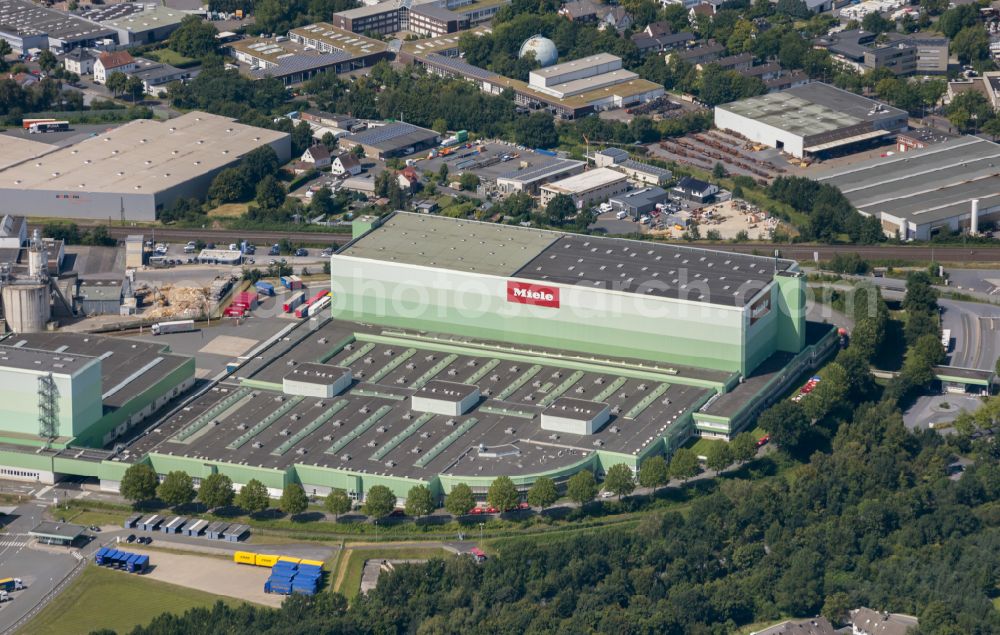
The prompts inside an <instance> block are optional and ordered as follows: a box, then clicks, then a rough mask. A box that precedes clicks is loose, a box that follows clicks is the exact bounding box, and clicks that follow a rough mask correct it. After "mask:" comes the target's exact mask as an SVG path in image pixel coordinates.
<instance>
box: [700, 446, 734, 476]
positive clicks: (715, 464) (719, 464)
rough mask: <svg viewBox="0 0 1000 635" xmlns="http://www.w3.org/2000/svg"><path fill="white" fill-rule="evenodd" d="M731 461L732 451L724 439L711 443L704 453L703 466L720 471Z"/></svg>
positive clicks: (730, 463)
mask: <svg viewBox="0 0 1000 635" xmlns="http://www.w3.org/2000/svg"><path fill="white" fill-rule="evenodd" d="M732 463H733V453H732V451H731V450H730V448H729V444H728V443H725V442H724V441H718V442H716V443H713V444H712V445H711V446H710V447H709V448H708V452H706V453H705V467H707V468H708V469H710V470H714V471H715V472H716V473H718V472H721V471H722V470H724V469H726V468H727V467H729V466H730V465H732Z"/></svg>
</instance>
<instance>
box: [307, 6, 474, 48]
mask: <svg viewBox="0 0 1000 635" xmlns="http://www.w3.org/2000/svg"><path fill="white" fill-rule="evenodd" d="M463 8H464V7H463ZM293 30H294V29H293ZM492 32H493V30H492V29H491V28H490V27H488V26H477V27H473V28H471V29H468V30H465V31H459V32H457V33H449V34H447V35H439V36H437V37H431V38H427V39H424V40H409V41H404V42H403V45H402V48H401V50H402V51H404V52H406V53H412V54H413V55H427V54H429V53H439V52H441V51H450V50H453V49H457V48H458V40H459V38H461V37H462V36H463V35H465V34H467V33H468V34H470V35H485V34H487V33H492Z"/></svg>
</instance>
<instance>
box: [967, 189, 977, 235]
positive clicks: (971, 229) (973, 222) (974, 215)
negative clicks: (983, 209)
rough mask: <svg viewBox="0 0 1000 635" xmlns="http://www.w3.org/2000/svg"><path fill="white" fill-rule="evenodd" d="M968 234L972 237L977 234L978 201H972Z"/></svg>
mask: <svg viewBox="0 0 1000 635" xmlns="http://www.w3.org/2000/svg"><path fill="white" fill-rule="evenodd" d="M969 233H970V234H972V235H973V236H975V235H977V234H978V233H979V199H978V198H974V199H972V218H971V219H970V220H969Z"/></svg>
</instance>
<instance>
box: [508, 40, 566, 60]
mask: <svg viewBox="0 0 1000 635" xmlns="http://www.w3.org/2000/svg"><path fill="white" fill-rule="evenodd" d="M528 53H534V54H535V59H536V60H538V63H539V64H541V65H542V66H552V65H553V64H555V63H556V60H557V59H559V50H558V49H557V48H556V43H555V42H553V41H552V40H550V39H549V38H547V37H542V36H541V35H535V36H532V37H529V38H528V39H527V40H525V41H524V44H522V45H521V50H520V51H519V52H518V54H517V56H518V57H524V56H525V55H527V54H528Z"/></svg>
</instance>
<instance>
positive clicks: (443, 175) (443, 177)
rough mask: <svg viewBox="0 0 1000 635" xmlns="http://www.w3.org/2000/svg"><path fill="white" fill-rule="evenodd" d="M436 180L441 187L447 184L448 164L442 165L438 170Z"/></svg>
mask: <svg viewBox="0 0 1000 635" xmlns="http://www.w3.org/2000/svg"><path fill="white" fill-rule="evenodd" d="M438 180H439V181H441V183H442V184H443V185H447V184H448V164H447V163H442V164H441V167H440V168H438Z"/></svg>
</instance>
